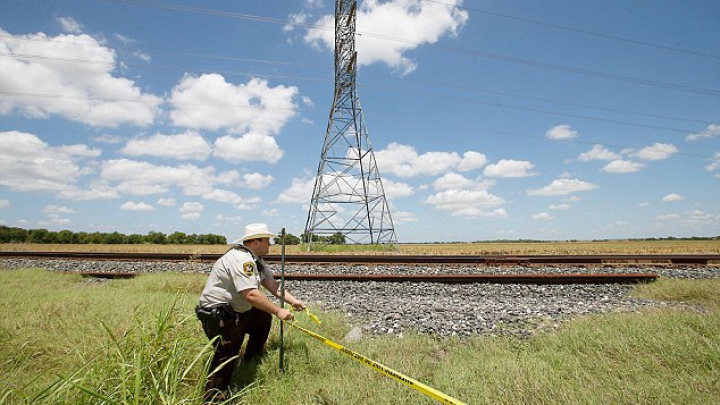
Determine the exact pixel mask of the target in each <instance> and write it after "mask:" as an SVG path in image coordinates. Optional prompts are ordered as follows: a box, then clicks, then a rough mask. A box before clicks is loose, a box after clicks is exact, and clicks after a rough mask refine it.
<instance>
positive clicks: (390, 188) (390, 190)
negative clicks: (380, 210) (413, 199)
mask: <svg viewBox="0 0 720 405" xmlns="http://www.w3.org/2000/svg"><path fill="white" fill-rule="evenodd" d="M382 185H383V190H384V191H385V197H386V198H387V199H388V200H392V199H394V198H399V197H407V196H410V195H413V194H415V190H413V188H412V187H410V185H408V184H406V183H402V182H397V181H392V180H390V179H383V180H382Z"/></svg>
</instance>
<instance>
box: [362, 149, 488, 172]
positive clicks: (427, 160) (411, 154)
mask: <svg viewBox="0 0 720 405" xmlns="http://www.w3.org/2000/svg"><path fill="white" fill-rule="evenodd" d="M375 159H376V161H377V165H378V169H379V170H380V173H381V174H383V173H391V174H394V175H396V176H400V177H415V176H435V175H438V174H440V173H444V172H447V171H448V170H453V169H457V170H463V171H467V170H471V169H472V168H476V167H482V165H484V164H485V162H486V158H485V155H483V154H482V153H479V152H473V151H468V152H465V153H464V154H463V157H460V155H458V154H457V153H456V152H426V153H423V154H418V152H417V150H415V148H414V147H412V146H410V145H403V144H399V143H395V142H392V143H390V144H388V146H387V147H386V148H385V149H383V150H380V151H376V152H375Z"/></svg>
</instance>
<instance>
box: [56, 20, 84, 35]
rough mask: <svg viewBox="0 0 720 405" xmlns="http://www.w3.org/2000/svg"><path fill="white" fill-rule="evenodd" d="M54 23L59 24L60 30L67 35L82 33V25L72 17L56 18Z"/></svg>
mask: <svg viewBox="0 0 720 405" xmlns="http://www.w3.org/2000/svg"><path fill="white" fill-rule="evenodd" d="M55 21H57V22H58V23H60V28H62V30H63V31H64V32H67V33H69V34H80V33H82V29H83V26H82V24H80V23H78V22H77V21H75V19H74V18H72V17H57V18H56V19H55Z"/></svg>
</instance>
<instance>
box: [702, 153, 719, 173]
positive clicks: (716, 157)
mask: <svg viewBox="0 0 720 405" xmlns="http://www.w3.org/2000/svg"><path fill="white" fill-rule="evenodd" d="M712 158H713V159H714V161H713V162H712V163H710V164H709V165H707V166H705V170H707V171H709V172H710V171H713V170H720V152H716V153H715V155H714V156H713V157H712Z"/></svg>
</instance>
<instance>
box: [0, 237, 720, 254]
mask: <svg viewBox="0 0 720 405" xmlns="http://www.w3.org/2000/svg"><path fill="white" fill-rule="evenodd" d="M228 247H229V246H227V245H59V244H58V245H53V244H26V243H5V244H0V251H5V252H14V251H20V252H109V253H113V252H129V253H153V252H162V253H198V254H199V253H224V252H225V251H226V250H227V249H228ZM334 248H337V249H336V251H337V252H338V253H343V252H349V253H352V252H353V249H352V246H349V245H348V246H345V247H343V246H334ZM285 252H286V253H287V254H298V253H306V252H304V251H301V248H300V246H297V245H288V246H286V247H285ZM270 253H271V254H280V246H278V245H274V246H272V247H271V248H270ZM323 253H326V252H323ZM359 253H366V254H367V253H368V252H359ZM397 253H398V254H408V255H422V254H429V255H479V256H483V255H506V254H514V255H595V254H720V240H662V241H661V240H657V241H636V240H631V241H608V242H483V243H435V244H400V245H397ZM383 254H392V253H383Z"/></svg>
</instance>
